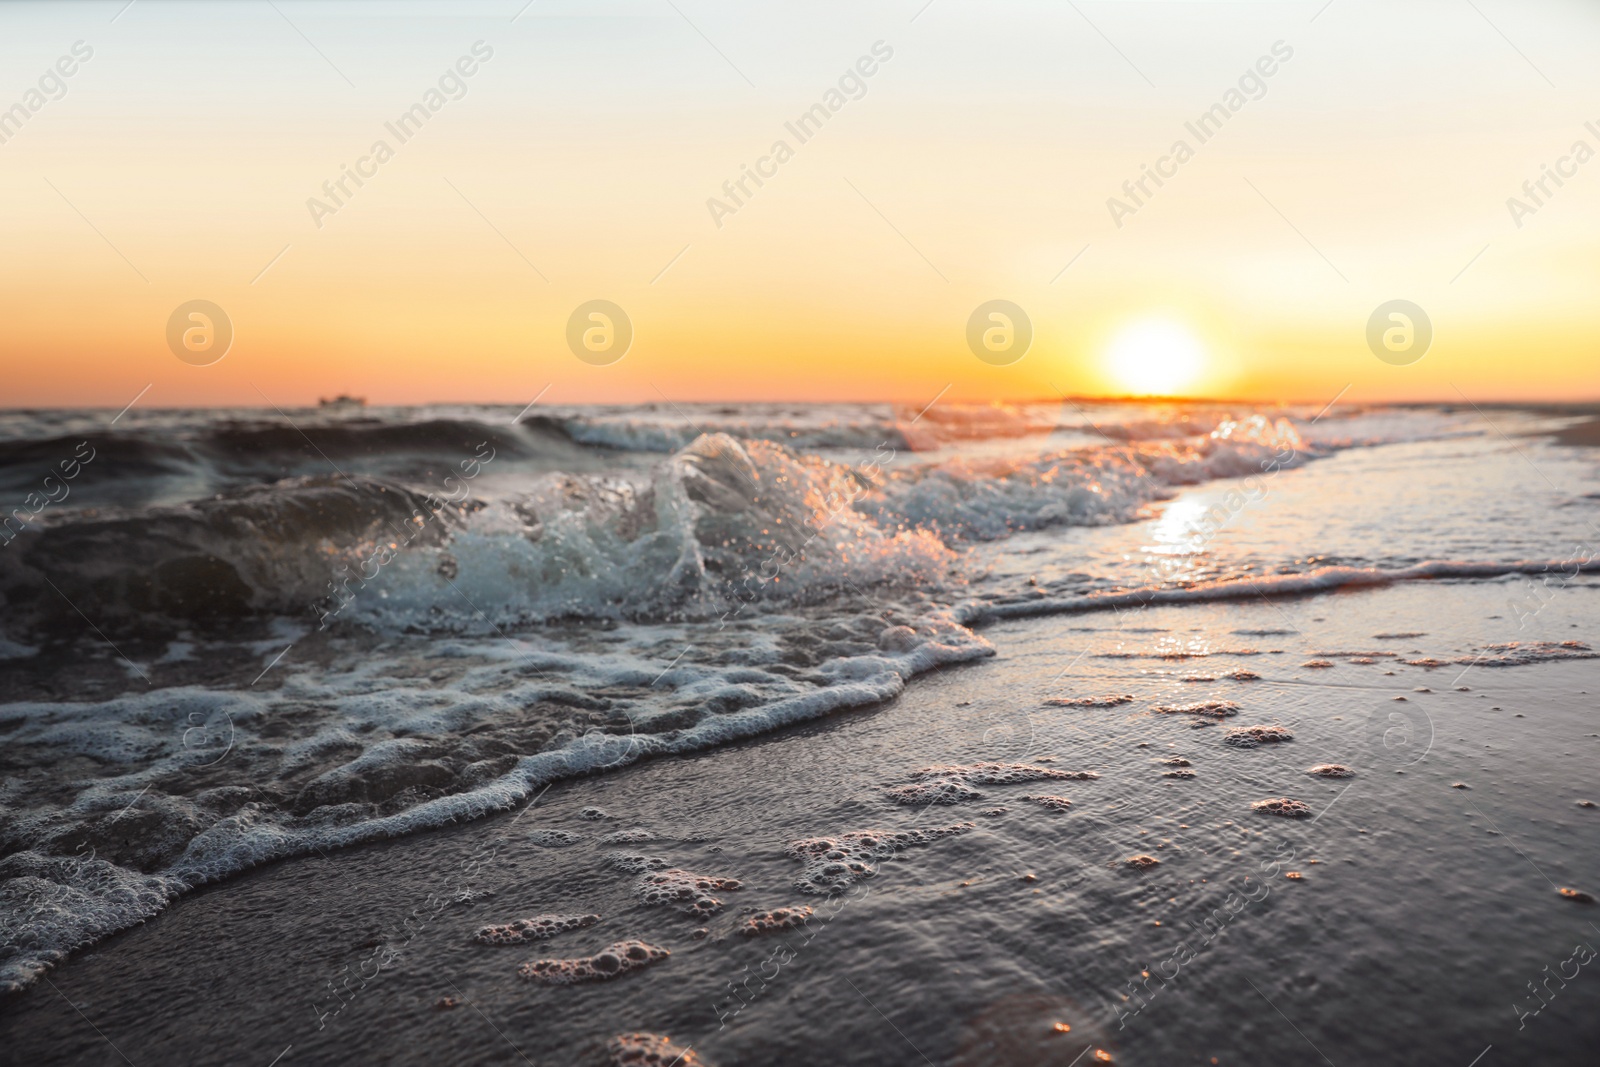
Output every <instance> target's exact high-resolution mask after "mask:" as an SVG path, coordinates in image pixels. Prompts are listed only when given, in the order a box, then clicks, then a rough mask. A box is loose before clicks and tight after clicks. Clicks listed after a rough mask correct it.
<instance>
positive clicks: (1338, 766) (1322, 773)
mask: <svg viewBox="0 0 1600 1067" xmlns="http://www.w3.org/2000/svg"><path fill="white" fill-rule="evenodd" d="M1306 773H1307V774H1314V775H1316V776H1317V777H1319V778H1354V777H1355V776H1356V772H1355V771H1352V770H1351V769H1350V768H1349V767H1346V766H1345V765H1344V764H1342V763H1319V764H1317V765H1316V766H1315V767H1307V768H1306Z"/></svg>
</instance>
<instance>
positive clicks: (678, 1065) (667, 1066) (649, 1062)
mask: <svg viewBox="0 0 1600 1067" xmlns="http://www.w3.org/2000/svg"><path fill="white" fill-rule="evenodd" d="M606 1052H607V1053H609V1054H610V1056H611V1064H612V1067H710V1065H709V1064H707V1063H706V1061H705V1060H703V1059H701V1058H700V1054H699V1053H698V1052H695V1051H694V1049H693V1048H690V1047H685V1046H682V1045H679V1044H678V1043H677V1042H675V1041H673V1040H672V1038H670V1037H667V1036H666V1035H665V1034H647V1033H635V1034H618V1035H617V1036H616V1037H614V1038H612V1039H611V1040H610V1041H609V1042H607V1043H606Z"/></svg>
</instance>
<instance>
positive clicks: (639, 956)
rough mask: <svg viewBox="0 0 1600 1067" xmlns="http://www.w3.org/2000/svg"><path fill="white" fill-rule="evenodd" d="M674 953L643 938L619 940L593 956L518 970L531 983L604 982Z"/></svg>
mask: <svg viewBox="0 0 1600 1067" xmlns="http://www.w3.org/2000/svg"><path fill="white" fill-rule="evenodd" d="M670 955H672V953H671V952H668V951H667V950H666V949H664V948H659V947H657V946H655V945H648V944H645V943H644V942H643V941H638V940H628V941H617V942H614V943H612V944H610V945H607V946H606V947H605V948H603V949H601V950H600V951H599V952H596V953H595V954H594V955H593V956H579V957H577V958H575V959H566V960H559V959H546V960H533V961H531V962H529V963H524V964H523V965H522V966H521V967H518V968H517V973H518V974H519V975H521V976H522V977H523V978H525V979H527V980H528V981H530V982H540V983H542V984H544V985H573V984H576V983H578V982H604V981H607V980H609V979H612V978H616V977H617V976H618V975H623V974H627V973H628V972H629V971H636V970H639V969H640V968H642V967H648V966H650V965H651V964H652V963H655V962H657V961H659V960H664V959H666V958H667V957H668V956H670Z"/></svg>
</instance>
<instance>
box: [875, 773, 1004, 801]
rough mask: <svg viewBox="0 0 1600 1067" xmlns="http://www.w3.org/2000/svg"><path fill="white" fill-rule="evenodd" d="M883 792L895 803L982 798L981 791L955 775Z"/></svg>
mask: <svg viewBox="0 0 1600 1067" xmlns="http://www.w3.org/2000/svg"><path fill="white" fill-rule="evenodd" d="M883 792H884V795H885V796H887V797H888V798H889V799H890V800H892V801H894V802H895V803H896V804H911V805H923V804H964V803H966V802H967V801H969V800H982V799H983V794H982V793H980V792H978V791H977V790H976V789H974V788H972V787H971V786H970V785H968V784H967V783H966V782H964V781H963V780H962V779H960V778H957V777H950V778H930V779H928V780H927V781H923V782H913V783H912V784H911V785H897V786H894V787H892V788H889V789H885V790H884V791H883Z"/></svg>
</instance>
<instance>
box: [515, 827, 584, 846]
mask: <svg viewBox="0 0 1600 1067" xmlns="http://www.w3.org/2000/svg"><path fill="white" fill-rule="evenodd" d="M582 840H583V835H582V834H575V833H573V832H572V831H571V830H530V831H529V832H528V843H529V844H533V845H538V846H539V847H540V848H566V847H568V846H569V845H576V844H577V843H578V842H579V841H582Z"/></svg>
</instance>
